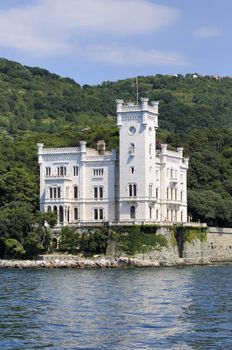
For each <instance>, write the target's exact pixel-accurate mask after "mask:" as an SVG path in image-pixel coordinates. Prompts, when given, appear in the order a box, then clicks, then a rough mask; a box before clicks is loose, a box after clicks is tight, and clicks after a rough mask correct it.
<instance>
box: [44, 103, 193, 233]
mask: <svg viewBox="0 0 232 350" xmlns="http://www.w3.org/2000/svg"><path fill="white" fill-rule="evenodd" d="M116 102H117V126H118V128H119V156H118V155H117V153H116V152H115V151H114V150H112V151H111V152H108V151H106V148H105V143H104V141H103V140H100V141H99V142H98V144H97V149H92V148H88V147H86V142H85V141H81V142H80V146H79V147H68V148H49V149H45V148H44V147H43V144H38V162H39V166H40V210H41V211H48V212H49V211H53V212H56V213H57V217H58V223H57V226H58V227H59V226H63V225H86V224H93V225H94V224H97V223H109V224H110V223H112V224H117V223H118V224H125V223H135V224H146V223H186V222H187V169H188V159H187V158H184V157H183V148H182V147H178V148H177V150H176V151H170V150H168V149H167V145H166V144H162V145H161V146H160V147H159V148H157V146H156V129H157V127H158V102H151V104H149V103H148V99H147V98H142V99H141V104H138V105H135V104H133V103H127V104H124V103H123V100H117V101H116Z"/></svg>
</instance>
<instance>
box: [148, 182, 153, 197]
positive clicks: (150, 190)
mask: <svg viewBox="0 0 232 350" xmlns="http://www.w3.org/2000/svg"><path fill="white" fill-rule="evenodd" d="M152 192H153V185H152V184H149V197H152Z"/></svg>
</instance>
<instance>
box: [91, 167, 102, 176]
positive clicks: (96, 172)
mask: <svg viewBox="0 0 232 350" xmlns="http://www.w3.org/2000/svg"><path fill="white" fill-rule="evenodd" d="M103 174H104V169H93V176H103Z"/></svg>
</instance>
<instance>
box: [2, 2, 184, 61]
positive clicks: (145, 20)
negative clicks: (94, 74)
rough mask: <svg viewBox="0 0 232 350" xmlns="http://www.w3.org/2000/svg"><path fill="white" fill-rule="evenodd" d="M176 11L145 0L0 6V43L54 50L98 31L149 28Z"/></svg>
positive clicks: (163, 24)
mask: <svg viewBox="0 0 232 350" xmlns="http://www.w3.org/2000/svg"><path fill="white" fill-rule="evenodd" d="M179 16H180V12H179V11H178V10H177V9H175V8H173V7H169V6H163V5H157V4H154V3H152V2H151V1H149V0H38V2H37V3H36V4H34V5H27V6H24V7H19V8H12V9H9V10H4V11H0V47H6V48H13V49H18V50H20V51H22V52H24V53H29V54H34V55H42V56H43V55H57V54H62V53H67V52H71V51H72V48H75V46H76V44H74V43H77V45H78V44H79V45H80V42H81V40H82V41H83V38H88V40H89V37H90V35H96V33H98V34H99V35H100V34H107V35H109V34H110V35H113V36H114V38H115V37H121V36H123V37H128V36H133V35H136V34H138V33H141V34H143V33H153V32H156V31H158V30H160V29H161V28H162V27H166V26H168V25H171V24H173V23H174V22H175V21H176V20H177V19H178V18H179Z"/></svg>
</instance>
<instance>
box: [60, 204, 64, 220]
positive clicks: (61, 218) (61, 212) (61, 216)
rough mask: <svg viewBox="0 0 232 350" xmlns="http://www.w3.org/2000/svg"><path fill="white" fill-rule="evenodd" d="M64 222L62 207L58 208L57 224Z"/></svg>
mask: <svg viewBox="0 0 232 350" xmlns="http://www.w3.org/2000/svg"><path fill="white" fill-rule="evenodd" d="M63 221H64V209H63V207H62V206H60V207H59V222H63Z"/></svg>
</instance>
